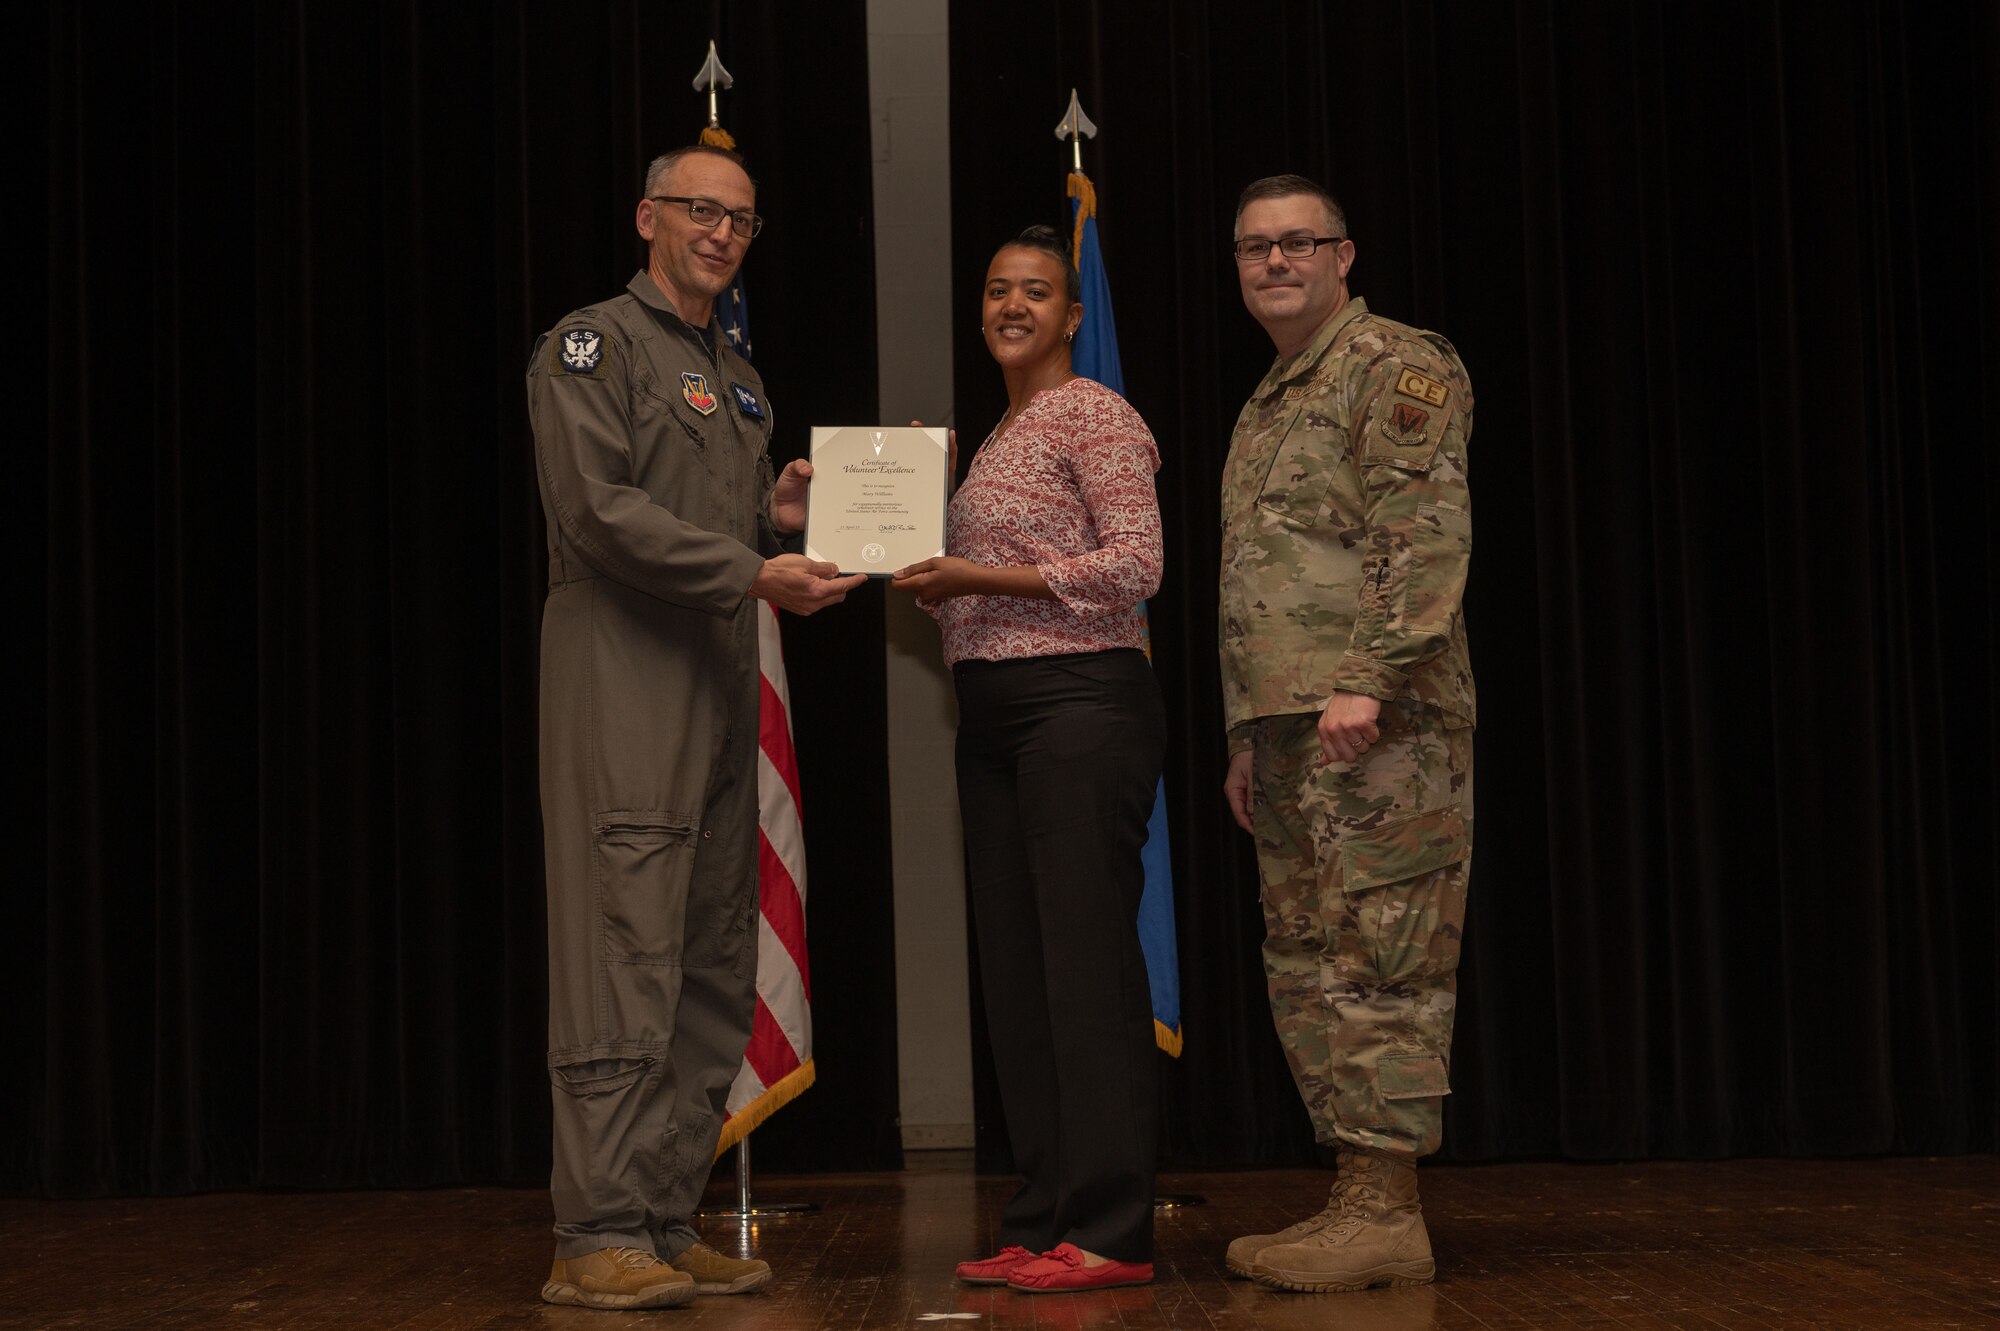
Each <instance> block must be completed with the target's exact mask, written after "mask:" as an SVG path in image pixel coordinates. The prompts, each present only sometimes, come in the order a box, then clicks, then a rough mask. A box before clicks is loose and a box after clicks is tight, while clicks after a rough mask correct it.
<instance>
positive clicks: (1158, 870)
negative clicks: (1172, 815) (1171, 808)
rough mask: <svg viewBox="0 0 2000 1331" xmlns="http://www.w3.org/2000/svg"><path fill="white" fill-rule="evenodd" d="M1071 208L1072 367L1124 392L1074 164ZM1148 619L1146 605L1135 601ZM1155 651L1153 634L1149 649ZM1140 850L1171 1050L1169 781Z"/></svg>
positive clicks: (1157, 999)
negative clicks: (1078, 312)
mask: <svg viewBox="0 0 2000 1331" xmlns="http://www.w3.org/2000/svg"><path fill="white" fill-rule="evenodd" d="M1069 197H1070V205H1071V206H1070V216H1071V219H1072V221H1073V222H1074V224H1075V228H1076V232H1075V237H1074V240H1073V243H1072V245H1071V249H1072V250H1073V251H1074V252H1075V254H1076V271H1077V277H1078V278H1079V279H1080V283H1079V285H1081V286H1082V288H1083V322H1082V323H1081V324H1079V325H1078V326H1077V330H1076V341H1075V343H1074V344H1073V345H1072V346H1071V348H1070V368H1072V369H1074V370H1075V371H1076V372H1077V373H1078V374H1080V375H1082V376H1083V377H1084V378H1086V379H1095V380H1097V382H1098V383H1100V384H1103V385H1104V386H1105V387H1106V388H1109V389H1110V390H1111V391H1112V392H1114V393H1116V394H1118V395H1119V396H1120V397H1123V396H1124V395H1125V371H1124V369H1123V368H1122V367H1121V366H1120V365H1119V363H1118V327H1117V324H1116V323H1115V322H1113V320H1112V317H1111V284H1110V282H1109V281H1107V280H1106V278H1105V276H1104V255H1103V252H1102V251H1100V250H1099V249H1098V247H1097V191H1096V190H1094V189H1093V188H1091V184H1090V178H1089V177H1088V176H1085V175H1084V174H1083V173H1082V172H1072V173H1071V174H1070V178H1069ZM1139 622H1140V624H1141V626H1142V627H1143V626H1145V625H1146V607H1145V606H1143V605H1141V606H1140V607H1139ZM1152 654H1153V646H1152V634H1151V631H1150V629H1148V631H1147V636H1146V655H1147V656H1148V657H1151V656H1152ZM1139 857H1140V859H1141V860H1142V861H1144V863H1145V866H1146V892H1145V895H1144V896H1143V897H1141V898H1140V900H1139V946H1140V947H1141V948H1143V949H1144V950H1145V953H1146V981H1147V983H1148V985H1150V986H1151V988H1152V991H1153V1038H1154V1039H1155V1040H1156V1041H1158V1043H1159V1046H1160V1048H1162V1049H1164V1050H1166V1051H1167V1052H1168V1053H1169V1054H1172V1055H1173V1056H1174V1057H1176V1058H1178V1057H1180V1052H1181V973H1180V960H1179V954H1178V950H1177V948H1176V946H1175V941H1174V866H1173V860H1172V857H1171V856H1170V855H1169V853H1168V850H1167V785H1166V781H1165V780H1164V779H1162V780H1161V782H1160V785H1159V788H1158V789H1157V790H1155V791H1154V792H1153V816H1152V817H1151V818H1150V819H1148V820H1147V823H1146V846H1145V849H1144V850H1142V851H1140V853H1139Z"/></svg>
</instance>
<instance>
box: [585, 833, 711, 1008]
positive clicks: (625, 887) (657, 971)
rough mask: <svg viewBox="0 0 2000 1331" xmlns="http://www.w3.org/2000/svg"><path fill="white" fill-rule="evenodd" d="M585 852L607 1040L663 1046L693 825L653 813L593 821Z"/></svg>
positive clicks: (674, 989)
mask: <svg viewBox="0 0 2000 1331" xmlns="http://www.w3.org/2000/svg"><path fill="white" fill-rule="evenodd" d="M593 833H594V835H593V838H592V846H591V856H592V871H593V873H594V874H595V877H596V894H597V916H598V931H599V934H598V936H599V940H600V956H601V960H602V964H603V974H604V985H603V989H602V994H603V1007H602V1010H601V1015H602V1023H601V1031H602V1034H603V1036H604V1037H605V1038H606V1039H612V1040H637V1041H655V1040H657V1041H664V1040H666V1039H668V1038H669V1037H670V1036H671V1034H672V1032H673V1029H674V1010H675V1008H676V1007H677V1006H678V1004H679V1002H680V991H681V957H682V951H683V948H684V939H685V935H686V928H685V926H686V917H687V904H688V883H689V880H690V878H691V877H692V874H693V869H694V853H695V852H694V842H695V838H694V819H693V817H692V816H690V815H688V814H684V813H677V812H673V811H671V810H656V809H610V810H605V811H603V812H600V813H598V814H597V815H595V820H594V826H593Z"/></svg>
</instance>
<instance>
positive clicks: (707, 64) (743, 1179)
mask: <svg viewBox="0 0 2000 1331" xmlns="http://www.w3.org/2000/svg"><path fill="white" fill-rule="evenodd" d="M735 86H736V80H735V79H734V78H733V77H732V76H731V75H730V73H729V71H728V69H726V68H724V67H723V64H722V57H721V56H720V55H719V54H718V53H717V52H716V49H715V42H714V40H713V39H711V40H710V41H709V43H708V56H707V58H706V59H704V60H703V61H702V64H701V68H700V69H699V70H697V71H696V72H695V76H694V89H695V91H696V92H705V93H707V94H708V124H707V125H706V126H704V127H703V129H702V131H701V137H700V139H699V140H698V141H699V142H700V143H702V144H705V145H707V146H708V147H711V148H728V149H734V148H735V147H736V140H735V139H733V138H731V137H730V134H729V131H728V130H725V129H724V128H722V119H721V107H720V105H719V100H720V98H719V94H720V93H722V92H723V91H725V90H727V89H729V88H733V87H735ZM741 277H742V274H741V273H740V272H739V273H738V274H737V278H738V282H739V283H740V281H741ZM737 290H738V291H739V293H740V286H739V287H738V288H737ZM737 347H738V350H739V351H740V352H741V353H742V354H743V355H744V356H745V357H748V356H749V354H750V348H749V340H748V338H747V337H744V338H743V339H742V340H741V341H740V342H738V343H737ZM758 611H759V613H760V614H763V613H767V612H766V611H765V610H764V608H763V607H761V606H760V607H759V608H758ZM768 613H769V614H770V615H771V616H772V619H773V626H772V634H771V642H772V643H774V644H775V643H776V641H777V639H776V632H775V618H776V611H770V612H768ZM764 627H765V626H764V625H762V624H760V625H759V633H758V642H759V648H758V650H759V654H760V657H761V655H762V653H763V652H764V651H765V650H767V649H766V647H765V634H764V632H763V629H764ZM782 661H783V657H782V653H780V656H779V662H780V670H781V671H782ZM760 669H763V666H762V665H761V663H760ZM779 678H780V679H782V673H781V674H780V676H779ZM767 683H768V680H767ZM769 691H770V690H769V689H768V688H767V689H766V692H769ZM785 728H786V730H787V732H789V730H790V722H789V718H786V726H785ZM767 756H768V755H767ZM758 817H759V823H760V825H761V823H762V820H763V811H762V809H760V810H759V811H758ZM801 882H803V879H802V880H801ZM758 889H759V893H760V895H761V893H762V890H763V878H762V872H761V870H760V873H759V879H758ZM760 906H761V902H760ZM746 1057H747V1055H746ZM811 1070H812V1069H811V1066H810V1064H807V1065H806V1066H805V1067H804V1068H802V1069H800V1071H803V1072H805V1073H808V1074H810V1072H811ZM793 1075H797V1074H796V1073H794V1074H793ZM806 1084H810V1076H808V1077H807V1079H806ZM770 1093H771V1092H770V1088H768V1087H767V1088H765V1094H766V1095H767V1096H768V1095H769V1094H770ZM789 1094H797V1091H795V1090H794V1091H791V1092H789ZM770 1112H771V1110H770V1109H769V1108H766V1109H764V1110H763V1111H762V1113H760V1114H758V1115H757V1116H756V1117H755V1118H751V1119H746V1120H744V1121H745V1122H746V1123H749V1124H751V1127H753V1128H754V1126H755V1124H756V1123H757V1122H758V1121H761V1119H762V1116H763V1114H768V1113H770ZM750 1131H751V1129H750V1128H745V1129H744V1130H743V1135H742V1136H740V1137H738V1138H737V1140H736V1205H735V1206H734V1207H719V1206H718V1207H701V1208H699V1209H698V1210H697V1211H696V1212H695V1214H697V1215H707V1216H727V1217H732V1218H734V1219H736V1220H738V1221H740V1222H741V1224H742V1227H743V1234H742V1238H741V1243H742V1245H743V1246H744V1248H745V1250H746V1251H747V1248H748V1243H749V1237H750V1235H749V1229H750V1222H751V1220H753V1219H754V1218H756V1217H758V1216H766V1215H800V1214H808V1213H812V1212H817V1211H818V1210H819V1203H818V1202H765V1203H764V1204H762V1205H761V1206H753V1205H752V1204H751V1201H750Z"/></svg>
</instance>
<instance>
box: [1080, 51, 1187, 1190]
mask: <svg viewBox="0 0 2000 1331" xmlns="http://www.w3.org/2000/svg"><path fill="white" fill-rule="evenodd" d="M1096 137H1097V126H1096V125H1095V124H1094V123H1092V121H1091V119H1090V117H1089V116H1087V115H1085V114H1084V113H1083V103H1082V102H1081V101H1080V100H1079V99H1078V97H1077V94H1076V89H1075V88H1071V89H1070V90H1069V107H1068V108H1067V109H1066V110H1065V111H1064V112H1063V118H1062V119H1061V120H1059V121H1057V122H1056V138H1057V139H1068V140H1069V160H1070V171H1071V172H1072V173H1073V174H1074V176H1075V179H1073V180H1072V181H1070V182H1069V190H1068V193H1069V195H1070V197H1071V198H1073V199H1075V200H1076V209H1075V221H1074V227H1075V236H1074V239H1073V242H1072V249H1073V251H1074V262H1075V263H1076V264H1077V266H1078V271H1079V273H1081V271H1082V267H1083V260H1084V252H1085V248H1086V237H1085V231H1084V224H1085V223H1086V222H1088V221H1090V220H1092V218H1094V216H1095V214H1096V211H1097V191H1096V188H1095V187H1094V186H1093V185H1092V184H1091V183H1090V177H1089V176H1086V175H1084V173H1083V141H1084V140H1085V139H1094V138H1096ZM1088 245H1089V249H1090V252H1091V253H1092V254H1093V255H1095V254H1097V249H1096V242H1095V240H1090V241H1089V242H1088ZM1092 271H1093V272H1094V273H1095V274H1096V275H1097V276H1098V277H1099V278H1102V276H1103V265H1102V263H1101V262H1098V263H1097V264H1096V265H1095V267H1094V268H1093V270H1092ZM1088 285H1089V284H1088V282H1086V286H1088ZM1103 290H1104V291H1105V293H1106V295H1105V308H1104V309H1103V310H1101V311H1097V312H1096V317H1099V318H1103V319H1105V325H1104V326H1105V328H1106V329H1107V330H1108V329H1109V327H1110V320H1109V317H1108V316H1109V313H1110V306H1109V299H1110V296H1109V292H1110V288H1109V287H1108V286H1105V287H1103ZM1084 317H1085V319H1086V320H1088V319H1090V318H1091V317H1093V316H1092V312H1091V311H1090V310H1089V309H1087V308H1086V310H1085V315H1084ZM1083 345H1084V344H1083V342H1082V340H1081V339H1079V341H1078V350H1079V351H1081V350H1082V348H1083ZM1106 348H1107V361H1106V363H1107V364H1108V365H1111V366H1113V367H1116V365H1117V339H1116V336H1115V334H1114V335H1112V336H1109V337H1108V338H1107V339H1106ZM1090 368H1091V370H1092V372H1095V373H1101V372H1102V370H1103V367H1101V366H1092V367H1090ZM1111 377H1112V378H1114V379H1119V380H1122V379H1123V377H1124V376H1123V373H1122V370H1120V371H1119V372H1117V373H1115V374H1113V375H1112V376H1111ZM1114 387H1121V388H1122V385H1114ZM1142 610H1143V607H1142ZM1146 654H1147V656H1148V657H1151V655H1152V652H1151V650H1150V648H1149V650H1148V651H1147V653H1146ZM1162 790H1164V787H1162ZM1155 800H1156V803H1157V802H1159V800H1160V796H1157V795H1156V797H1155ZM1156 816H1158V815H1157V812H1156ZM1169 913H1170V914H1171V912H1169ZM1142 914H1143V908H1142ZM1149 964H1150V963H1149ZM1150 983H1151V980H1150V978H1149V979H1148V984H1149V985H1150ZM1154 1024H1155V1026H1156V1027H1159V1026H1160V1023H1159V1018H1158V1017H1157V1016H1156V1017H1155V1018H1154ZM1161 1029H1164V1028H1161ZM1163 1038H1164V1037H1163ZM1165 1048H1167V1050H1168V1051H1169V1052H1171V1053H1174V1054H1178V1053H1179V1052H1180V1039H1179V1032H1178V1028H1176V1030H1175V1031H1174V1032H1173V1039H1172V1041H1171V1043H1169V1044H1167V1045H1165ZM1207 1201H1208V1198H1206V1197H1204V1196H1202V1195H1201V1194H1200V1193H1198V1192H1164V1193H1163V1192H1155V1193H1154V1195H1153V1209H1154V1210H1156V1211H1171V1210H1175V1209H1178V1208H1180V1207H1184V1206H1202V1205H1205V1204H1206V1203H1207Z"/></svg>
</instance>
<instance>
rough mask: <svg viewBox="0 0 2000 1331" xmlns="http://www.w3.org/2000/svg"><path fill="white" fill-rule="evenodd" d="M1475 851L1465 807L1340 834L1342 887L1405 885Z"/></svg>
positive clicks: (1348, 889)
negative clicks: (1368, 829) (1385, 825)
mask: <svg viewBox="0 0 2000 1331" xmlns="http://www.w3.org/2000/svg"><path fill="white" fill-rule="evenodd" d="M1471 849H1472V839H1471V838H1470V837H1469V836H1468V835H1466V830H1465V811H1464V810H1463V809H1461V808H1460V807H1459V806H1458V805H1456V804H1453V805H1449V806H1447V807H1445V808H1442V809H1436V810H1433V811H1432V812H1430V813H1420V814H1418V815H1417V816H1416V817H1414V818H1405V819H1403V820H1402V821H1401V822H1396V823H1390V824H1389V825H1388V826H1387V827H1377V828H1374V829H1372V830H1370V831H1366V832H1347V833H1344V834H1343V835H1342V836H1341V838H1340V874H1341V891H1343V892H1366V891H1368V890H1370V889H1371V888H1377V887H1387V886H1388V885H1389V884H1391V883H1401V882H1405V881H1407V880H1409V879H1412V878H1415V877H1417V876H1418V875H1420V874H1427V873H1430V872H1431V871H1432V870H1434V869H1442V868H1444V867H1445V866H1446V865H1450V864H1456V863H1458V862H1459V861H1460V860H1462V859H1464V858H1465V856H1466V854H1467V852H1468V851H1470V850H1471Z"/></svg>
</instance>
